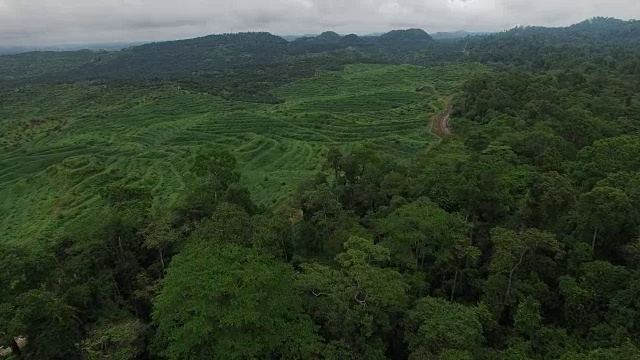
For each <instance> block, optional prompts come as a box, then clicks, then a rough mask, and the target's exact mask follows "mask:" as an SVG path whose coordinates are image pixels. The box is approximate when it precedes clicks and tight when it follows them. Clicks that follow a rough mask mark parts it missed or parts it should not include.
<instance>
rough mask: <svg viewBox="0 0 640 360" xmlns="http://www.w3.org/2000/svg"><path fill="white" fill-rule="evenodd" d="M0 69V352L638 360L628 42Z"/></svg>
mask: <svg viewBox="0 0 640 360" xmlns="http://www.w3.org/2000/svg"><path fill="white" fill-rule="evenodd" d="M638 24H639V22H638V21H622V20H617V19H609V18H594V19H590V20H587V21H585V22H581V23H579V24H576V25H573V26H568V27H562V28H544V27H518V28H514V29H511V30H509V31H505V32H501V33H496V34H489V35H483V36H470V37H465V38H462V39H441V40H439V39H436V38H434V37H432V36H431V35H429V34H427V33H426V32H424V31H422V30H419V29H410V30H396V31H392V32H389V33H387V34H382V35H380V36H356V35H353V34H350V35H345V36H343V35H340V34H337V33H335V32H325V33H322V34H320V35H318V36H307V37H303V38H298V39H295V40H293V41H286V40H284V39H283V38H281V37H278V36H274V35H272V34H269V33H240V34H222V35H211V36H205V37H201V38H196V39H189V40H181V41H170V42H158V43H151V44H145V45H141V46H134V47H130V48H127V49H123V50H120V51H113V52H111V51H109V52H104V51H73V52H31V53H25V54H18V55H12V56H0V76H1V78H0V104H1V106H0V199H2V201H1V202H0V283H1V284H4V285H5V286H4V287H3V291H0V357H3V358H4V359H7V360H18V359H24V360H42V359H47V360H49V359H50V360H85V359H92V360H93V359H114V360H116V359H117V360H184V359H194V360H200V359H224V360H227V359H232V360H234V359H237V360H243V359H273V360H289V359H290V360H294V359H314V360H343V359H351V360H418V359H429V360H503V359H510V360H547V359H559V360H627V359H640V325H639V324H640V302H639V299H640V157H639V156H638V154H639V153H640V96H639V95H638V94H640V60H639V59H640V32H639V31H638Z"/></svg>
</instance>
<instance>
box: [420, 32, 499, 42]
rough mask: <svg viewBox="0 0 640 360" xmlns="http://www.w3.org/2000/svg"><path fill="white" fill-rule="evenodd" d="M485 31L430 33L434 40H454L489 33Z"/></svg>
mask: <svg viewBox="0 0 640 360" xmlns="http://www.w3.org/2000/svg"><path fill="white" fill-rule="evenodd" d="M489 34H491V33H487V32H469V31H451V32H437V33H433V34H431V37H432V38H433V39H434V40H455V39H462V38H466V37H467V36H481V35H489Z"/></svg>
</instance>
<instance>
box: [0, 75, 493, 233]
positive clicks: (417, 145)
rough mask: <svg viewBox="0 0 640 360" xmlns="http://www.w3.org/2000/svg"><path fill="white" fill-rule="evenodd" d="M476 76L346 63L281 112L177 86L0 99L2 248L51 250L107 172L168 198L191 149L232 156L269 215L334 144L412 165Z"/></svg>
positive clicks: (297, 89) (303, 87)
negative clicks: (54, 237)
mask: <svg viewBox="0 0 640 360" xmlns="http://www.w3.org/2000/svg"><path fill="white" fill-rule="evenodd" d="M478 71H484V68H482V67H479V66H477V65H459V66H448V67H440V68H420V67H414V66H382V65H380V66H377V65H353V66H348V67H347V68H346V69H345V71H344V72H327V73H322V74H318V75H317V76H316V77H314V78H310V79H306V80H301V81H298V82H296V83H293V84H290V85H287V86H285V87H282V88H280V89H277V91H276V94H277V95H278V96H280V97H282V98H284V99H286V103H285V104H282V105H263V104H254V103H242V102H231V101H226V100H223V99H220V98H218V97H215V96H210V95H206V94H194V93H189V92H186V91H183V90H181V89H179V88H177V87H173V86H164V87H158V88H155V89H141V88H134V87H111V86H105V85H88V84H73V85H58V86H38V87H36V86H34V87H29V88H23V89H20V90H19V91H16V90H12V91H7V92H4V93H0V103H2V104H3V106H2V107H0V198H1V199H3V201H2V203H0V241H11V242H20V243H26V242H29V241H37V240H40V239H45V240H46V238H45V237H46V234H48V232H49V231H50V230H52V229H57V228H58V227H59V226H60V224H64V223H67V222H69V221H70V220H72V219H75V218H77V217H78V215H80V214H91V213H92V212H91V211H92V210H95V209H98V208H100V207H101V205H100V204H101V200H100V198H99V196H98V189H99V188H100V187H101V186H102V185H103V184H104V183H105V182H107V181H109V180H108V179H110V178H111V176H113V174H114V173H119V174H122V175H123V176H125V177H126V178H127V179H128V181H129V182H131V183H139V184H143V185H145V186H148V187H150V188H152V189H154V191H156V193H157V194H158V195H160V194H162V195H163V196H169V197H170V196H175V194H176V192H177V190H180V189H181V188H183V187H184V182H183V177H184V176H185V175H187V174H186V172H187V170H186V167H187V165H186V164H187V163H188V156H189V155H188V152H189V149H191V148H193V147H194V146H222V147H225V148H227V149H228V150H230V151H231V152H232V153H233V154H234V155H235V156H236V158H237V159H238V161H239V164H240V166H241V168H242V174H243V180H242V181H243V183H244V184H245V185H247V186H248V187H249V188H250V190H251V192H252V194H253V196H254V197H255V199H256V200H257V201H258V202H260V203H262V204H265V205H277V204H281V203H282V202H283V201H286V199H287V198H288V197H289V196H290V193H291V191H292V190H293V188H294V186H295V185H296V184H297V183H298V182H299V181H300V180H301V179H303V178H305V177H307V176H309V175H311V174H313V173H315V172H317V171H318V170H321V168H322V156H323V155H324V154H325V152H326V151H327V148H328V147H329V146H341V147H343V148H344V149H349V148H352V147H354V146H357V145H358V144H363V143H371V144H372V145H373V146H374V147H375V148H377V149H379V150H381V151H384V152H386V153H389V154H392V155H395V156H397V157H398V158H400V159H410V158H412V157H413V156H415V155H416V154H418V153H420V152H421V151H423V149H424V148H425V146H426V145H427V143H428V142H429V141H431V140H432V137H431V134H430V133H429V131H428V127H427V122H428V119H429V118H430V117H431V115H432V114H434V113H436V112H438V111H441V110H442V109H443V108H444V106H445V103H444V99H445V98H446V97H448V96H449V95H450V94H451V93H452V92H453V91H455V89H456V88H457V86H458V85H459V84H460V83H461V82H462V81H464V79H466V78H467V77H468V76H469V74H471V73H474V72H478ZM422 86H424V88H423V89H422V90H421V91H419V92H416V87H422Z"/></svg>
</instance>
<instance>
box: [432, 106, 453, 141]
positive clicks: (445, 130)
mask: <svg viewBox="0 0 640 360" xmlns="http://www.w3.org/2000/svg"><path fill="white" fill-rule="evenodd" d="M452 110H453V107H452V105H451V104H449V105H448V106H447V110H445V112H443V113H442V114H439V115H436V116H434V117H433V119H432V120H431V132H432V133H434V134H436V135H438V136H440V137H446V136H449V135H451V129H450V128H449V120H451V111H452Z"/></svg>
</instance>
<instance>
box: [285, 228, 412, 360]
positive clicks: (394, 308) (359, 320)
mask: <svg viewBox="0 0 640 360" xmlns="http://www.w3.org/2000/svg"><path fill="white" fill-rule="evenodd" d="M344 249H345V251H344V252H343V253H340V254H338V255H337V256H336V258H335V260H336V262H337V263H338V265H339V267H338V268H337V269H334V268H331V267H329V266H326V265H321V264H318V263H308V264H303V265H302V273H301V274H299V276H298V277H297V283H298V286H299V288H300V289H301V291H302V292H303V294H304V295H305V299H306V301H305V303H306V307H307V309H308V310H307V311H308V312H309V313H310V314H312V316H313V318H314V319H315V321H316V322H317V323H319V324H321V326H322V332H323V333H326V334H327V336H326V337H325V338H326V340H327V341H329V342H336V341H338V342H340V343H342V344H343V345H340V346H338V348H340V349H343V351H347V352H348V353H349V354H350V355H349V356H351V357H352V358H354V359H384V353H385V350H386V349H385V343H384V339H386V338H387V337H388V336H390V335H391V331H392V330H393V329H394V326H397V325H398V324H397V323H396V321H397V318H398V316H399V314H400V313H402V311H403V310H404V309H405V308H406V306H407V301H408V298H407V294H406V291H407V288H408V286H407V284H406V283H405V282H404V280H403V278H402V276H401V275H400V274H399V273H398V272H396V271H394V270H392V269H389V268H384V267H383V266H384V264H385V263H386V262H388V261H389V250H388V249H386V248H385V247H383V246H380V245H375V244H374V243H373V241H371V240H367V239H364V238H359V237H351V238H350V239H349V240H348V241H347V242H346V243H345V244H344ZM334 345H336V346H337V344H336V343H334ZM331 349H334V350H336V349H335V348H334V347H331ZM347 349H348V350H347ZM327 351H329V350H327ZM332 351H333V350H332ZM336 351H337V350H336Z"/></svg>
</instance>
